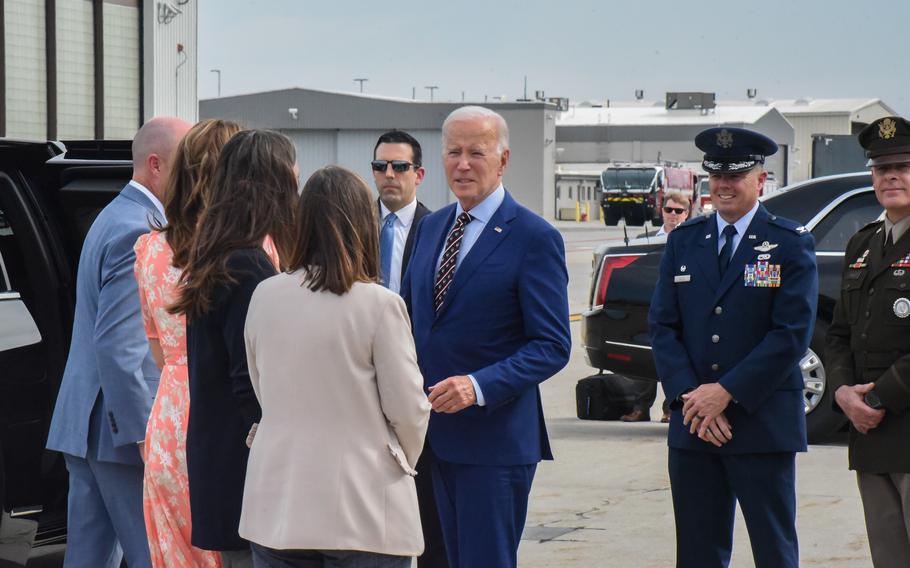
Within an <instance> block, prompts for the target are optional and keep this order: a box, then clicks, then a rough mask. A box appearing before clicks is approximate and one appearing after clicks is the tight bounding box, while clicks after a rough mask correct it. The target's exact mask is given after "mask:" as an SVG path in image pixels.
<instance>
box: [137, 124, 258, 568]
mask: <svg viewBox="0 0 910 568" xmlns="http://www.w3.org/2000/svg"><path fill="white" fill-rule="evenodd" d="M240 130H241V129H240V126H239V125H238V124H235V123H233V122H228V121H223V120H206V121H202V122H200V123H199V124H197V125H196V126H194V127H193V128H192V129H191V130H190V131H189V132H188V133H187V135H186V137H184V139H183V140H182V141H181V142H180V144H179V146H178V147H177V152H176V154H175V156H174V164H173V167H172V168H171V176H170V178H169V180H168V186H167V189H166V190H165V215H166V216H167V219H168V225H167V226H166V227H159V228H156V229H155V230H153V231H152V232H151V233H149V234H147V235H143V236H141V237H139V240H138V241H136V246H135V249H136V265H135V272H136V280H137V282H138V283H139V297H140V301H141V305H142V317H143V320H144V322H145V329H146V334H147V335H148V338H149V344H150V346H151V349H152V354H153V355H154V356H155V359H156V361H157V363H158V366H159V367H161V382H160V384H159V386H158V394H157V396H156V397H155V403H154V405H153V406H152V411H151V415H150V416H149V424H148V429H147V431H146V435H145V454H146V455H145V483H144V495H143V506H144V510H145V526H146V531H147V532H148V538H149V550H150V552H151V558H152V565H153V566H155V567H156V568H165V567H167V568H184V567H187V568H197V567H204V568H212V567H220V566H221V560H220V556H219V555H218V553H217V552H211V551H207V550H201V549H198V548H195V547H193V546H192V545H191V544H190V533H191V526H192V525H191V519H190V497H189V486H188V484H187V470H186V426H187V415H188V413H189V407H190V401H189V389H188V384H187V358H186V321H185V318H184V316H183V315H173V314H171V313H169V312H168V310H167V308H168V306H170V305H171V304H172V303H173V302H174V300H175V299H176V285H177V282H178V280H179V278H180V269H179V268H178V267H180V266H184V265H185V263H186V260H187V256H188V252H189V245H190V242H191V240H192V237H193V233H194V229H195V227H196V225H197V221H198V219H199V216H200V214H201V213H202V211H203V209H204V208H205V205H206V203H207V202H208V199H207V197H208V195H207V194H208V187H209V184H210V182H211V177H212V174H213V172H214V170H215V164H216V162H217V161H218V156H219V154H220V152H221V148H222V146H224V144H225V143H227V141H228V140H229V139H230V138H231V136H233V135H234V134H235V133H237V132H239V131H240ZM273 258H274V256H273Z"/></svg>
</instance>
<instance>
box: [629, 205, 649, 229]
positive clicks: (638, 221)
mask: <svg viewBox="0 0 910 568" xmlns="http://www.w3.org/2000/svg"><path fill="white" fill-rule="evenodd" d="M626 224H627V225H631V226H635V227H642V226H644V224H645V210H644V209H642V208H638V207H634V208H632V209H630V210H628V211H627V212H626Z"/></svg>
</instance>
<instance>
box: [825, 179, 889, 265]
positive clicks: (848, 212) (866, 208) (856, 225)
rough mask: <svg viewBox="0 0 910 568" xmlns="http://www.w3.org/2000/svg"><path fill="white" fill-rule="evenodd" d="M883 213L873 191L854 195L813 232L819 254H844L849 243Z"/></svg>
mask: <svg viewBox="0 0 910 568" xmlns="http://www.w3.org/2000/svg"><path fill="white" fill-rule="evenodd" d="M881 213H882V206H881V205H879V203H878V200H877V199H875V193H874V192H872V191H869V192H866V193H861V194H859V195H854V196H853V197H850V198H848V199H845V200H844V201H843V202H841V203H840V204H838V206H837V207H835V208H834V209H832V210H831V212H830V213H828V215H826V216H825V218H824V219H822V220H821V222H819V223H818V225H816V226H815V230H813V231H812V234H813V236H815V250H816V251H818V252H844V249H845V248H846V247H847V241H849V240H850V237H852V236H853V235H855V234H856V232H857V231H859V230H860V229H861V228H863V226H864V225H866V224H867V223H869V222H871V221H874V220H875V219H876V218H878V216H879V215H881Z"/></svg>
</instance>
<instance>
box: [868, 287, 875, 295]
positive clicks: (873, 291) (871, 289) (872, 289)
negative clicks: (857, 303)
mask: <svg viewBox="0 0 910 568" xmlns="http://www.w3.org/2000/svg"><path fill="white" fill-rule="evenodd" d="M873 294H875V288H869V295H870V296H871V295H873Z"/></svg>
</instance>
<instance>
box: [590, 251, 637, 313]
mask: <svg viewBox="0 0 910 568" xmlns="http://www.w3.org/2000/svg"><path fill="white" fill-rule="evenodd" d="M639 258H640V256H639V255H634V256H607V257H604V261H603V264H602V265H601V268H600V282H599V283H598V285H597V294H596V295H595V296H594V305H595V306H602V305H604V300H606V299H607V287H608V286H609V285H610V276H612V275H613V271H614V270H618V269H620V268H625V267H627V266H629V265H630V264H632V263H633V262H635V261H636V260H638V259H639Z"/></svg>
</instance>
